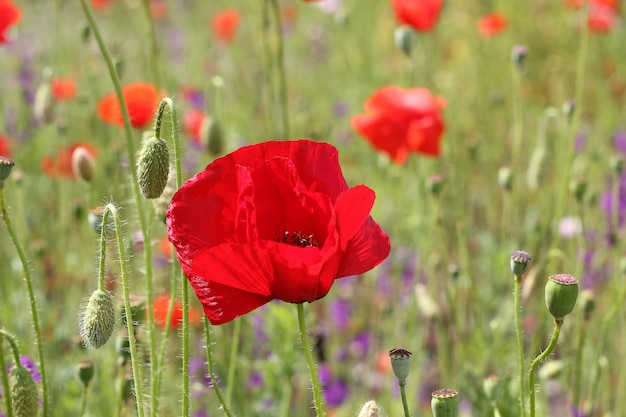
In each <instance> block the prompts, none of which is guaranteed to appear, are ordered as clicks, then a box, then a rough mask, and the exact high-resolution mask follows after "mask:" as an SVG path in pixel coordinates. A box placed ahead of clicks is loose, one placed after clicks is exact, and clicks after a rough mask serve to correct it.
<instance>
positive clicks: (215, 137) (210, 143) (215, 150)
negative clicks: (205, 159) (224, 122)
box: [200, 117, 224, 156]
mask: <svg viewBox="0 0 626 417" xmlns="http://www.w3.org/2000/svg"><path fill="white" fill-rule="evenodd" d="M200 132H201V134H200V135H201V137H202V138H203V139H204V140H205V141H206V144H207V149H208V151H209V154H210V155H214V156H215V155H221V154H222V152H224V135H223V134H222V126H221V125H220V123H219V122H218V121H217V119H216V118H215V117H205V118H204V121H203V122H202V127H201V130H200Z"/></svg>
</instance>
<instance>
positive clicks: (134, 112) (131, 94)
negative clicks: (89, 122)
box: [98, 82, 159, 128]
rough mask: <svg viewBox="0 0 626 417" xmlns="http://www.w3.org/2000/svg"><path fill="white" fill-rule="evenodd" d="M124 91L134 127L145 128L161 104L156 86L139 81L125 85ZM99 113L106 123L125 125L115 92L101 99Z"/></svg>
mask: <svg viewBox="0 0 626 417" xmlns="http://www.w3.org/2000/svg"><path fill="white" fill-rule="evenodd" d="M122 93H123V94H124V101H126V108H127V109H128V115H129V117H130V124H131V125H132V127H134V128H144V127H146V126H148V125H149V124H150V123H151V122H152V118H153V117H154V113H155V112H156V110H157V108H158V106H159V102H158V100H159V97H158V94H157V90H156V88H155V87H154V86H153V85H151V84H147V83H142V82H139V83H134V84H128V85H126V86H124V87H123V89H122ZM98 115H99V116H100V118H101V119H102V120H103V121H104V122H106V123H111V124H114V125H117V126H121V127H123V126H124V119H123V117H122V108H121V106H120V102H119V100H118V99H117V95H116V94H115V93H111V94H109V95H107V96H106V97H104V98H103V99H101V100H100V102H99V103H98Z"/></svg>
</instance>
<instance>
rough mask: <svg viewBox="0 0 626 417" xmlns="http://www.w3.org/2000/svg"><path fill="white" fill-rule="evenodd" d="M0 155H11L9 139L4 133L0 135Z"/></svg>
mask: <svg viewBox="0 0 626 417" xmlns="http://www.w3.org/2000/svg"><path fill="white" fill-rule="evenodd" d="M0 156H6V157H7V158H10V157H11V145H10V144H9V139H8V138H7V137H6V136H4V135H0Z"/></svg>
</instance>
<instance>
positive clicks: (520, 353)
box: [514, 275, 526, 417]
mask: <svg viewBox="0 0 626 417" xmlns="http://www.w3.org/2000/svg"><path fill="white" fill-rule="evenodd" d="M521 283H522V276H521V275H516V276H515V291H514V292H515V333H516V335H517V360H518V363H519V406H520V416H521V417H524V416H526V406H525V402H526V401H525V395H524V370H525V369H524V342H523V340H522V320H521V317H520V313H521V311H520V310H521V306H520V298H521V297H520V287H521Z"/></svg>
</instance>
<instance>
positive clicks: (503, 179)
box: [498, 167, 515, 191]
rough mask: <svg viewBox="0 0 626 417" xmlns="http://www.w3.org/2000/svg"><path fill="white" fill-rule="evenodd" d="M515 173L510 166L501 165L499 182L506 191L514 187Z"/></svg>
mask: <svg viewBox="0 0 626 417" xmlns="http://www.w3.org/2000/svg"><path fill="white" fill-rule="evenodd" d="M514 177H515V175H514V174H513V170H512V169H511V168H510V167H501V168H500V169H499V170H498V184H499V185H500V187H502V189H503V190H505V191H511V190H512V189H513V179H514Z"/></svg>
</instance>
